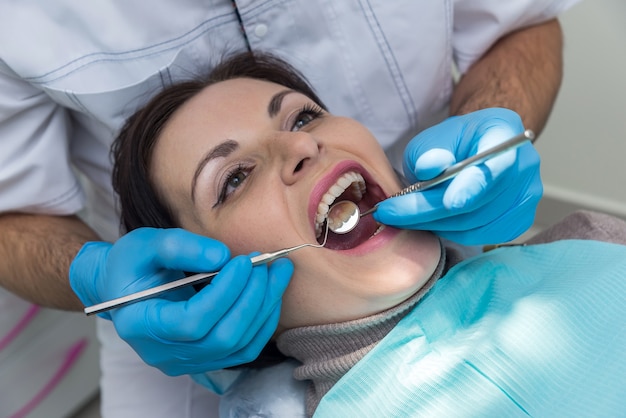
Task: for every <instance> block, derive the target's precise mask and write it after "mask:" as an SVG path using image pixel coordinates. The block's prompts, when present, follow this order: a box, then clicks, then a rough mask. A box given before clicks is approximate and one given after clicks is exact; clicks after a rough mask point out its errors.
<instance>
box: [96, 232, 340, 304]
mask: <svg viewBox="0 0 626 418" xmlns="http://www.w3.org/2000/svg"><path fill="white" fill-rule="evenodd" d="M327 239H328V226H326V232H325V233H324V240H323V241H322V243H321V244H309V243H306V244H300V245H296V246H294V247H289V248H284V249H282V250H278V251H274V252H271V253H264V254H259V255H256V256H254V257H252V258H250V261H252V266H253V267H254V266H260V265H261V264H267V263H270V262H272V261H274V260H276V259H278V258H281V257H284V256H286V255H287V254H289V253H291V252H293V251H296V250H299V249H300V248H304V247H313V248H322V247H323V246H324V245H326V240H327ZM218 273H219V271H215V272H212V273H198V274H194V275H192V276H189V277H183V278H182V279H178V280H174V281H173V282H169V283H165V284H162V285H160V286H156V287H153V288H150V289H146V290H142V291H140V292H136V293H131V294H130V295H126V296H122V297H119V298H116V299H111V300H109V301H106V302H102V303H98V304H96V305H92V306H88V307H86V308H85V309H84V312H85V313H86V314H87V315H94V314H99V313H102V312H106V311H109V310H111V309H114V308H120V307H122V306H126V305H129V304H131V303H135V302H139V301H141V300H145V299H148V298H151V297H153V296H157V295H160V294H161V293H164V292H167V291H169V290H174V289H179V288H181V287H185V286H190V285H194V284H201V283H205V282H208V283H210V282H211V279H212V278H213V277H214V276H216V275H217V274H218Z"/></svg>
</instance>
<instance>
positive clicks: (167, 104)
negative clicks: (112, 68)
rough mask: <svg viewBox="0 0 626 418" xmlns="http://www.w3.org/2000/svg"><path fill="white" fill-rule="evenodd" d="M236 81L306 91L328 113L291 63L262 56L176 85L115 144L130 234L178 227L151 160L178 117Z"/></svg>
mask: <svg viewBox="0 0 626 418" xmlns="http://www.w3.org/2000/svg"><path fill="white" fill-rule="evenodd" d="M234 78H252V79H257V80H265V81H270V82H273V83H276V84H280V85H282V86H285V87H287V88H290V89H293V90H295V91H297V92H300V93H302V94H304V95H306V96H308V97H309V98H311V99H312V100H313V101H315V102H316V103H318V104H319V105H320V106H321V107H323V108H325V106H324V104H323V103H322V102H321V100H320V99H319V98H318V97H317V95H316V94H315V92H314V91H313V88H312V87H311V86H310V85H309V83H308V82H307V81H306V79H305V78H304V76H303V75H302V74H301V73H300V72H299V71H297V70H296V69H295V68H294V67H292V66H291V65H289V64H288V63H287V62H286V61H284V60H282V59H280V58H278V57H276V56H274V55H271V54H268V53H259V52H243V53H238V54H236V55H233V56H231V57H228V58H226V59H225V60H224V61H222V62H221V63H220V64H219V65H217V66H216V67H215V68H213V70H211V71H210V72H209V74H208V75H207V76H205V77H198V78H196V79H193V80H189V81H184V82H181V83H177V84H173V85H172V86H169V87H167V88H165V89H164V90H162V91H161V92H160V93H158V94H157V95H155V96H154V97H153V98H152V99H151V100H150V101H149V102H148V103H147V104H146V105H145V106H144V107H143V108H141V109H139V110H138V111H137V112H136V113H135V114H133V115H132V116H131V117H130V118H129V119H128V120H127V121H126V123H125V124H124V126H123V128H122V130H121V131H120V133H119V135H118V137H117V138H116V140H115V141H114V143H113V148H112V157H113V161H114V163H113V188H114V190H115V192H116V193H117V194H118V196H119V199H120V200H119V204H120V208H119V209H120V217H121V226H122V229H123V230H125V231H127V232H128V231H132V230H133V229H136V228H140V227H144V226H148V227H155V228H172V227H178V226H179V225H176V223H175V220H174V218H173V216H172V213H171V212H170V210H169V208H168V207H167V205H166V204H165V203H164V202H163V200H162V199H161V198H160V197H159V195H158V193H157V192H156V189H155V188H154V187H153V185H152V183H151V181H150V175H149V173H150V169H151V167H150V161H151V159H152V152H153V150H154V146H155V144H156V142H157V141H158V138H159V136H160V134H161V132H162V130H163V128H164V127H165V125H166V124H167V123H168V121H169V120H170V118H171V117H172V115H173V114H174V113H175V112H176V111H177V110H178V109H179V108H180V107H181V106H182V105H183V104H185V103H186V102H187V101H188V100H190V99H191V98H192V97H194V96H195V95H196V94H198V93H199V92H200V91H202V90H203V89H204V88H205V87H207V86H210V85H212V84H215V83H218V82H220V81H226V80H231V79H234Z"/></svg>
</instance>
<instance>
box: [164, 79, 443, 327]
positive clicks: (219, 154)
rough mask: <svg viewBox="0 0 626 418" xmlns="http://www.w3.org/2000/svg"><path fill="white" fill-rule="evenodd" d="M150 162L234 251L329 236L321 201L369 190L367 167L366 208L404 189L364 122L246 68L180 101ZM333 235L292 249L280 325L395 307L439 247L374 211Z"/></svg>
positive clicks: (178, 203)
mask: <svg viewBox="0 0 626 418" xmlns="http://www.w3.org/2000/svg"><path fill="white" fill-rule="evenodd" d="M152 168H153V169H152V172H153V176H152V180H153V182H154V184H155V185H156V187H157V188H158V190H159V192H160V193H161V195H162V196H164V198H165V200H166V201H167V204H168V205H169V206H170V207H171V209H172V212H173V213H174V216H175V217H176V221H177V222H178V223H179V224H180V226H181V227H183V228H185V229H188V230H191V231H194V232H197V233H200V234H204V235H208V236H210V237H213V238H216V239H219V240H220V241H222V242H224V243H226V244H227V245H228V246H229V247H230V249H231V251H232V253H233V254H248V253H250V252H253V251H260V252H267V251H276V250H278V249H281V248H285V247H291V246H293V245H298V244H302V243H315V242H318V241H321V240H322V238H323V236H320V232H322V230H321V228H320V226H319V224H320V223H323V219H324V214H325V212H326V210H327V206H325V205H324V204H322V205H320V202H322V201H324V200H325V201H326V202H332V200H333V199H334V198H335V196H340V195H341V199H343V198H347V199H350V200H358V199H361V197H360V196H359V194H360V192H359V191H357V190H361V189H363V184H362V183H361V180H360V178H361V177H362V178H363V181H364V184H365V187H366V189H365V192H364V194H363V197H362V199H361V200H360V203H359V205H360V206H361V207H362V208H363V209H367V208H370V207H372V206H373V205H374V204H375V203H376V202H378V201H380V200H382V199H384V198H385V197H386V196H389V195H390V194H392V193H394V192H396V191H398V190H399V189H400V184H399V182H398V180H397V178H396V176H395V174H394V171H393V169H392V168H391V166H390V164H389V162H388V161H387V158H386V156H385V154H384V152H383V151H382V149H381V147H380V146H379V145H378V142H377V141H376V139H375V138H374V137H373V136H372V135H371V133H370V132H369V131H368V130H367V129H365V128H364V127H363V126H362V125H360V124H359V123H357V122H356V121H354V120H351V119H347V118H343V117H337V116H333V115H331V114H329V113H327V112H324V111H323V110H322V109H321V108H320V107H319V106H318V105H317V104H316V103H315V102H313V101H312V100H311V99H309V98H308V97H306V96H304V95H302V94H300V93H297V92H295V91H293V90H289V89H287V88H285V87H283V86H281V85H278V84H274V83H270V82H265V81H260V80H253V79H245V78H240V79H233V80H228V81H223V82H220V83H217V84H214V85H211V86H209V87H207V88H205V89H204V90H203V91H202V92H200V93H199V94H198V95H196V96H195V97H194V98H193V99H191V100H190V101H188V102H187V103H186V104H185V105H184V106H182V107H181V108H180V109H178V110H177V112H176V113H175V114H174V115H173V117H172V119H171V120H170V121H169V122H168V124H167V125H166V127H165V129H164V130H163V132H162V134H161V136H160V138H159V140H158V142H157V144H156V147H155V149H154V154H153V161H152ZM356 179H358V180H356ZM346 180H347V181H346ZM352 181H356V184H355V185H354V186H349V184H350V183H351V182H352ZM359 183H361V184H359ZM320 221H322V222H320ZM322 235H323V234H322ZM329 235H330V236H329V239H328V243H327V245H326V247H325V248H304V249H301V250H298V251H295V252H293V253H291V254H290V255H289V258H290V259H291V260H292V261H293V263H294V265H295V271H294V275H293V278H292V280H291V283H290V284H289V287H288V289H287V291H286V293H285V295H284V298H283V304H282V313H281V321H280V326H279V329H287V328H293V327H297V326H304V325H316V324H324V323H333V322H339V321H345V320H350V319H356V318H360V317H363V316H366V315H371V314H373V313H377V312H380V311H382V310H385V309H387V308H390V307H392V306H394V305H397V304H398V303H400V302H402V301H403V300H405V299H406V298H407V297H409V296H410V295H412V294H413V293H415V292H416V291H417V290H418V289H419V288H420V287H421V286H422V285H423V284H424V283H425V281H426V280H427V279H428V278H429V277H430V276H431V274H432V273H433V271H434V269H435V267H436V265H437V263H438V260H439V257H440V248H439V243H438V240H437V239H436V238H435V237H434V236H433V235H432V234H430V233H427V232H422V231H405V230H398V229H394V228H390V227H382V226H380V227H379V225H377V224H376V223H375V221H374V220H373V218H372V217H371V216H368V217H364V218H362V220H361V223H360V224H359V227H358V228H357V229H356V230H355V231H354V232H352V233H350V234H347V235H334V234H332V233H331V234H329Z"/></svg>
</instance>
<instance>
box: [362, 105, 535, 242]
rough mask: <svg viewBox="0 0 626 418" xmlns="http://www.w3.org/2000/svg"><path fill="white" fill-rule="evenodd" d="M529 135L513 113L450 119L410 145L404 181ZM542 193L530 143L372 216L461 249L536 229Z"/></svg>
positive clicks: (385, 204)
mask: <svg viewBox="0 0 626 418" xmlns="http://www.w3.org/2000/svg"><path fill="white" fill-rule="evenodd" d="M523 131H524V126H523V125H522V121H521V119H520V117H519V115H518V114H517V113H515V112H513V111H511V110H508V109H501V108H490V109H483V110H479V111H476V112H473V113H469V114H466V115H463V116H453V117H450V118H448V119H446V120H445V121H443V122H442V123H440V124H438V125H435V126H433V127H431V128H429V129H426V130H425V131H423V132H422V133H420V134H419V135H417V136H416V137H415V138H413V139H412V140H411V142H410V143H409V145H408V146H407V148H406V150H405V153H404V174H405V176H406V177H407V178H408V180H409V181H410V182H411V183H414V182H416V181H418V180H428V179H431V178H433V177H435V176H437V175H438V174H440V173H441V172H442V171H443V170H445V169H446V168H447V167H449V166H451V165H453V164H454V163H456V162H458V161H461V160H463V159H465V158H468V157H471V156H472V155H475V154H477V153H479V152H481V151H484V150H486V149H488V148H491V147H493V146H494V145H496V144H498V143H501V142H503V141H505V140H507V139H509V138H511V137H513V136H515V135H517V134H520V133H522V132H523ZM542 193H543V186H542V184H541V179H540V176H539V155H538V153H537V151H536V150H535V148H534V147H533V146H532V145H531V144H524V145H523V146H521V147H520V148H518V149H517V150H514V151H511V152H507V153H504V154H502V155H499V156H497V157H494V158H492V159H490V160H488V161H486V162H485V163H483V164H479V165H477V166H474V167H470V168H467V169H465V170H463V171H462V172H461V173H460V174H458V175H457V176H456V177H455V178H454V179H452V180H451V181H448V182H444V183H442V184H441V185H439V186H435V187H433V188H432V189H429V190H425V191H423V192H417V193H411V194H408V195H404V196H400V197H396V198H393V199H388V200H385V201H383V202H381V203H380V204H379V206H378V210H377V211H376V212H375V213H374V217H375V218H376V220H378V221H379V222H382V223H384V224H387V225H392V226H396V227H400V228H405V229H421V230H429V231H434V232H435V233H437V234H438V235H440V236H442V237H444V238H447V239H449V240H451V241H455V242H458V243H460V244H464V245H477V244H495V243H501V242H506V241H510V240H512V239H515V238H516V237H518V236H519V235H521V234H522V233H523V232H525V231H526V230H527V229H528V228H529V227H530V226H531V225H532V223H533V221H534V217H535V210H536V207H537V204H538V203H539V199H540V198H541V195H542Z"/></svg>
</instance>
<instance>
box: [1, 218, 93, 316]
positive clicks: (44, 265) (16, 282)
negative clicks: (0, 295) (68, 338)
mask: <svg viewBox="0 0 626 418" xmlns="http://www.w3.org/2000/svg"><path fill="white" fill-rule="evenodd" d="M98 239H99V238H98V236H97V235H96V233H95V232H93V230H91V228H89V227H88V226H87V225H86V224H85V223H84V222H82V221H81V220H80V219H79V218H78V217H75V216H46V215H28V214H18V213H6V214H0V286H2V287H4V288H5V289H7V290H9V291H10V292H13V293H15V294H16V295H18V296H21V297H22V298H24V299H26V300H29V301H31V302H33V303H36V304H38V305H41V306H46V307H50V308H57V309H65V310H81V309H82V308H83V305H82V303H81V302H80V300H79V299H78V297H77V296H76V295H75V294H74V292H73V291H72V289H71V287H70V284H69V268H70V264H71V263H72V260H73V259H74V257H75V256H76V254H77V253H78V251H79V250H80V248H81V247H82V246H83V244H84V243H85V242H87V241H94V240H98Z"/></svg>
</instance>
